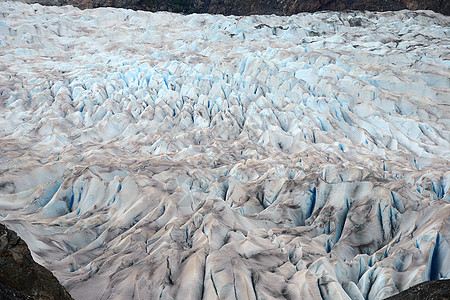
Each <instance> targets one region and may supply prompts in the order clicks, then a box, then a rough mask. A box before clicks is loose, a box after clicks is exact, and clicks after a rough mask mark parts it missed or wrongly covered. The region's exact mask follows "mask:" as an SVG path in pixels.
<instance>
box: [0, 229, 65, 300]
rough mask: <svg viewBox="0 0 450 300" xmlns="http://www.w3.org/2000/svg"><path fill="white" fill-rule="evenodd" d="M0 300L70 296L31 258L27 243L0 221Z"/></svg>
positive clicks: (51, 298) (48, 299) (47, 298)
mask: <svg viewBox="0 0 450 300" xmlns="http://www.w3.org/2000/svg"><path fill="white" fill-rule="evenodd" d="M0 299H4V300H10V299H11V300H16V299H38V300H53V299H58V300H64V299H72V297H71V296H70V295H69V293H68V292H67V291H66V290H65V289H64V287H62V286H61V285H60V284H59V282H58V280H57V279H56V277H55V276H53V274H52V273H51V272H50V271H49V270H47V269H45V268H44V267H42V266H41V265H39V264H38V263H36V262H35V261H33V258H32V257H31V253H30V250H29V249H28V247H27V244H26V243H25V242H24V241H23V240H22V239H21V238H20V237H18V236H17V234H16V233H15V232H14V231H12V230H9V229H8V228H6V226H5V225H3V224H0Z"/></svg>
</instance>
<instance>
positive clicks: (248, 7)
mask: <svg viewBox="0 0 450 300" xmlns="http://www.w3.org/2000/svg"><path fill="white" fill-rule="evenodd" d="M24 1H25V2H27V3H41V4H45V5H66V4H67V5H73V6H76V7H80V8H95V7H120V8H131V9H137V10H150V11H160V10H165V11H171V12H178V13H209V14H224V15H238V16H241V15H251V14H276V15H292V14H297V13H299V12H316V11H322V10H332V11H344V10H369V11H389V10H401V9H410V10H418V9H420V10H433V11H435V12H439V13H442V14H445V15H449V14H450V1H442V0H425V1H419V0H346V1H336V0H305V1H303V0H302V1H299V0H24Z"/></svg>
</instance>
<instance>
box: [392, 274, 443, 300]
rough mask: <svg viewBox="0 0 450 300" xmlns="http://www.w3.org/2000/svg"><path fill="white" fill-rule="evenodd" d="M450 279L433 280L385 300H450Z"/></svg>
mask: <svg viewBox="0 0 450 300" xmlns="http://www.w3.org/2000/svg"><path fill="white" fill-rule="evenodd" d="M449 299H450V279H446V280H433V281H427V282H423V283H421V284H418V285H415V286H413V287H411V288H409V289H407V290H406V291H403V292H401V293H399V294H397V295H395V296H392V297H389V298H386V299H385V300H449Z"/></svg>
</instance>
